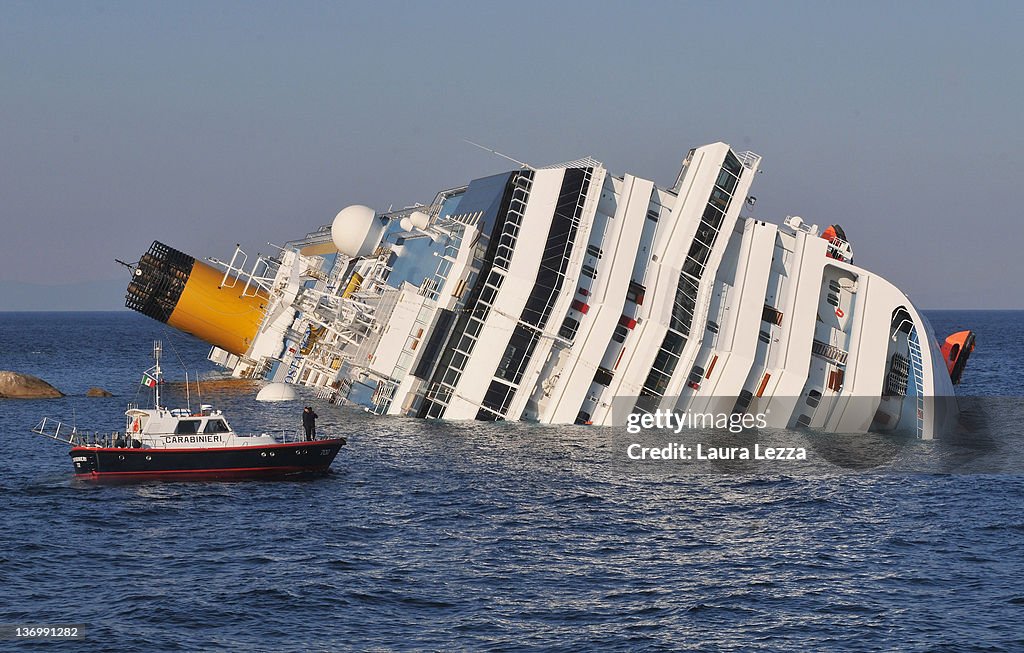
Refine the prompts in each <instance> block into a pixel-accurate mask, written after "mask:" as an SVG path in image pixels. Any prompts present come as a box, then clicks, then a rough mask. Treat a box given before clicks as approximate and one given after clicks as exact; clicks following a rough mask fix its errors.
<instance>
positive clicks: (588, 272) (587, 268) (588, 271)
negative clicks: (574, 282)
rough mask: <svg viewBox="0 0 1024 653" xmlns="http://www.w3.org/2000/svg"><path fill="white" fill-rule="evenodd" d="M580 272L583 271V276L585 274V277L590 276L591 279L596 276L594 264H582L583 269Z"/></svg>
mask: <svg viewBox="0 0 1024 653" xmlns="http://www.w3.org/2000/svg"><path fill="white" fill-rule="evenodd" d="M581 272H582V273H583V276H585V277H590V278H591V279H596V278H597V270H596V269H594V266H592V265H584V266H583V269H582V270H581Z"/></svg>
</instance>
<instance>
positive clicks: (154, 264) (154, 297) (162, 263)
mask: <svg viewBox="0 0 1024 653" xmlns="http://www.w3.org/2000/svg"><path fill="white" fill-rule="evenodd" d="M195 262H196V260H195V258H193V257H191V256H189V255H188V254H185V253H184V252H180V251H178V250H176V249H174V248H173V247H168V246H167V245H164V244H163V243H161V242H159V241H156V240H154V241H153V244H152V245H150V247H149V251H148V252H146V253H145V254H143V255H142V259H141V260H140V261H139V265H138V267H137V268H136V270H135V275H134V276H133V277H132V281H131V283H129V284H128V290H127V292H126V294H125V302H124V303H125V306H127V307H128V308H130V309H132V310H133V311H138V312H139V313H142V314H143V315H145V316H147V317H151V318H153V319H154V320H159V321H160V322H165V323H166V322H167V320H168V319H170V317H171V313H173V312H174V308H175V307H176V306H177V305H178V300H179V299H181V293H182V291H184V290H185V284H186V283H187V282H188V279H189V276H190V275H191V274H192V268H193V267H194V266H195Z"/></svg>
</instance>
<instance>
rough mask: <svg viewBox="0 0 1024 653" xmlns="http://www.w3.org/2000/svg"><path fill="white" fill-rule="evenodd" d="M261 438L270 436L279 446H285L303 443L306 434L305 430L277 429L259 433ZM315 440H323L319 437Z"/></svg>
mask: <svg viewBox="0 0 1024 653" xmlns="http://www.w3.org/2000/svg"><path fill="white" fill-rule="evenodd" d="M260 435H262V436H270V437H272V438H274V439H275V440H277V441H278V442H279V443H281V444H287V443H289V442H305V441H306V432H305V430H303V429H301V428H299V429H277V430H274V431H260ZM315 439H317V440H323V439H324V438H323V437H321V436H317V437H316V438H315Z"/></svg>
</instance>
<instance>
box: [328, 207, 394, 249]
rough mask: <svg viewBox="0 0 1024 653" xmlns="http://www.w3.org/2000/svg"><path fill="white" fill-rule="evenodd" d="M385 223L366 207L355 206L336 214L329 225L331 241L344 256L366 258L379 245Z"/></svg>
mask: <svg viewBox="0 0 1024 653" xmlns="http://www.w3.org/2000/svg"><path fill="white" fill-rule="evenodd" d="M384 226H385V223H384V222H383V221H381V220H378V219H377V214H376V213H375V212H374V210H373V209H371V208H370V207H368V206H363V205H361V204H355V205H353V206H349V207H347V208H344V209H342V210H341V211H339V212H338V215H336V216H334V222H333V223H331V240H333V241H334V246H335V247H337V248H338V251H339V252H341V253H342V254H345V255H346V256H351V257H356V256H366V255H367V254H370V253H372V252H373V250H374V249H376V248H377V245H378V244H380V238H381V236H383V235H384Z"/></svg>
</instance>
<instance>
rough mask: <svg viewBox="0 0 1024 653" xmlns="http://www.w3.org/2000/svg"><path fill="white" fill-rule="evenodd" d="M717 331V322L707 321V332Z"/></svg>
mask: <svg viewBox="0 0 1024 653" xmlns="http://www.w3.org/2000/svg"><path fill="white" fill-rule="evenodd" d="M718 329H719V327H718V322H715V321H713V320H708V331H710V332H711V333H718Z"/></svg>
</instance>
